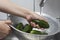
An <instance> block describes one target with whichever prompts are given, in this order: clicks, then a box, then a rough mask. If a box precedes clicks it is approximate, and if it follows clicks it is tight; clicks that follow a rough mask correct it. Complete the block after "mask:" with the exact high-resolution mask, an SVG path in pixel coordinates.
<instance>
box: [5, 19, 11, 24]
mask: <svg viewBox="0 0 60 40" xmlns="http://www.w3.org/2000/svg"><path fill="white" fill-rule="evenodd" d="M4 23H6V24H12V22H11V20H5V21H4Z"/></svg>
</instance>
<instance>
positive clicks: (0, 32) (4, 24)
mask: <svg viewBox="0 0 60 40" xmlns="http://www.w3.org/2000/svg"><path fill="white" fill-rule="evenodd" d="M9 24H11V21H10V20H5V21H0V39H2V38H4V37H6V36H7V35H8V34H9V32H10V30H11V29H10V27H9Z"/></svg>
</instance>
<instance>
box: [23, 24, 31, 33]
mask: <svg viewBox="0 0 60 40" xmlns="http://www.w3.org/2000/svg"><path fill="white" fill-rule="evenodd" d="M31 30H32V26H31V25H30V24H26V25H25V28H24V29H23V31H24V32H27V33H30V31H31Z"/></svg>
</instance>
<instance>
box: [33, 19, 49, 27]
mask: <svg viewBox="0 0 60 40" xmlns="http://www.w3.org/2000/svg"><path fill="white" fill-rule="evenodd" d="M32 22H35V23H36V24H38V25H39V26H40V28H49V24H48V23H47V22H45V21H44V20H38V19H36V20H32Z"/></svg>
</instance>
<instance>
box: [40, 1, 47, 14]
mask: <svg viewBox="0 0 60 40" xmlns="http://www.w3.org/2000/svg"><path fill="white" fill-rule="evenodd" d="M45 2H46V0H41V2H40V4H39V6H40V15H41V12H42V7H44V4H45Z"/></svg>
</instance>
